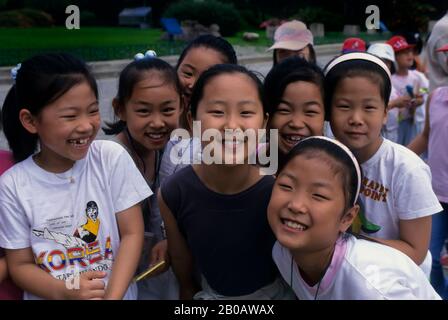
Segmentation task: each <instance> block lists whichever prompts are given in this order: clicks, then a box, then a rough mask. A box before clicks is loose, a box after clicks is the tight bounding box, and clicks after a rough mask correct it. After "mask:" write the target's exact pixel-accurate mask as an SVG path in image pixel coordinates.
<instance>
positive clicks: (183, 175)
mask: <svg viewBox="0 0 448 320" xmlns="http://www.w3.org/2000/svg"><path fill="white" fill-rule="evenodd" d="M273 184H274V178H273V177H272V176H264V177H263V178H262V179H260V180H259V181H258V182H257V183H256V184H254V185H253V186H252V187H250V188H249V189H247V190H245V191H243V192H240V193H238V194H232V195H227V194H219V193H216V192H214V191H212V190H210V189H208V188H207V187H206V186H205V185H204V184H203V182H202V181H201V180H200V179H199V177H198V176H197V175H196V173H195V172H194V170H193V168H192V167H191V166H188V167H186V168H184V169H182V170H180V171H178V172H176V173H175V174H173V175H172V176H170V177H168V179H167V180H166V181H165V182H164V183H163V184H162V187H161V193H162V197H163V199H164V201H165V203H166V204H167V206H168V208H169V209H170V210H171V212H172V213H173V215H174V217H175V218H176V220H177V224H178V226H179V229H180V231H181V233H182V234H183V235H184V237H185V239H186V241H187V243H188V246H189V248H190V250H191V253H192V255H193V258H194V260H195V263H196V266H197V267H198V268H199V272H201V273H202V275H203V276H204V277H205V278H206V280H207V282H208V284H209V285H210V286H211V288H212V289H214V290H215V291H217V292H218V293H219V294H221V295H225V296H240V295H246V294H250V293H252V292H254V291H256V290H258V289H260V288H262V287H264V286H266V285H268V284H270V283H272V282H273V281H274V280H275V278H276V277H277V274H278V271H277V268H276V266H275V264H274V262H273V260H272V247H273V245H274V242H275V236H274V234H273V233H272V231H271V228H270V227H269V224H268V220H267V207H268V203H269V199H270V197H271V192H272V187H273Z"/></svg>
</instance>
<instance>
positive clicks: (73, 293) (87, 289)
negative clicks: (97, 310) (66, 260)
mask: <svg viewBox="0 0 448 320" xmlns="http://www.w3.org/2000/svg"><path fill="white" fill-rule="evenodd" d="M106 276H107V273H106V272H102V271H87V272H85V273H82V274H81V275H79V282H78V283H77V282H76V279H75V281H74V283H70V285H71V286H70V287H69V283H68V281H73V279H71V280H68V281H66V289H67V290H68V296H67V298H68V299H71V300H102V299H103V298H104V295H105V292H106V290H105V284H104V281H103V280H101V279H103V278H105V277H106ZM73 284H74V286H73Z"/></svg>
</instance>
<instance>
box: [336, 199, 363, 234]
mask: <svg viewBox="0 0 448 320" xmlns="http://www.w3.org/2000/svg"><path fill="white" fill-rule="evenodd" d="M358 212H359V205H357V204H355V205H354V206H353V207H351V208H350V209H349V210H348V211H347V212H346V213H345V214H344V216H343V217H342V219H341V221H340V222H339V231H340V232H342V233H343V232H346V231H347V229H348V228H350V226H351V225H352V223H353V220H355V218H356V217H357V216H358Z"/></svg>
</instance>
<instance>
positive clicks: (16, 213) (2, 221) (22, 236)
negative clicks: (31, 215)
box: [0, 177, 31, 249]
mask: <svg viewBox="0 0 448 320" xmlns="http://www.w3.org/2000/svg"><path fill="white" fill-rule="evenodd" d="M4 178H6V177H4ZM11 183H13V180H12V178H11V177H7V179H2V180H0V247H1V248H5V249H23V248H29V247H31V240H30V224H29V221H28V218H27V216H26V214H25V212H24V210H23V208H22V207H21V206H20V203H19V200H18V199H17V198H16V197H17V196H16V195H15V194H14V192H13V190H14V188H13V187H12V185H11Z"/></svg>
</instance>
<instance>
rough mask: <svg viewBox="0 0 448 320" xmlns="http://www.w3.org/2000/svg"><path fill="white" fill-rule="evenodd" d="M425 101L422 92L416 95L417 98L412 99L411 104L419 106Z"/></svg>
mask: <svg viewBox="0 0 448 320" xmlns="http://www.w3.org/2000/svg"><path fill="white" fill-rule="evenodd" d="M423 102H424V100H423V95H421V94H417V95H416V96H415V98H414V99H412V100H411V105H412V106H413V107H418V106H420V105H422V104H423Z"/></svg>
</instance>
